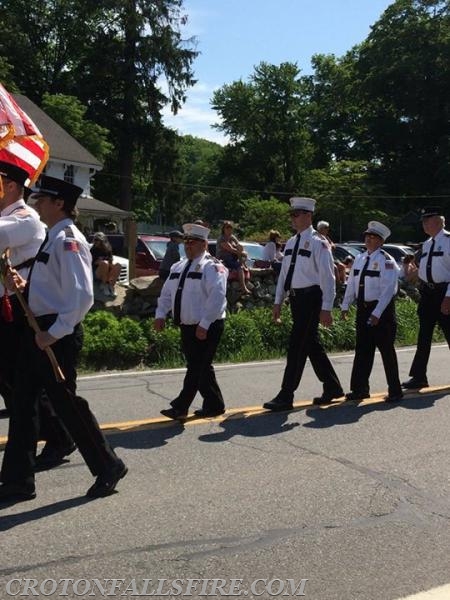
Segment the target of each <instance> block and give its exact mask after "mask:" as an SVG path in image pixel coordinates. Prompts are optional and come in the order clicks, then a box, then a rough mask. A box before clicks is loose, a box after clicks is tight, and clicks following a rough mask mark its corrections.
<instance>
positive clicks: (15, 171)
mask: <svg viewBox="0 0 450 600" xmlns="http://www.w3.org/2000/svg"><path fill="white" fill-rule="evenodd" d="M0 175H1V176H2V177H7V178H8V179H11V181H15V182H16V183H18V184H19V185H25V181H26V180H27V179H28V178H29V175H28V173H27V172H26V171H25V169H22V168H21V167H18V166H17V165H13V164H11V163H8V162H5V161H4V160H0Z"/></svg>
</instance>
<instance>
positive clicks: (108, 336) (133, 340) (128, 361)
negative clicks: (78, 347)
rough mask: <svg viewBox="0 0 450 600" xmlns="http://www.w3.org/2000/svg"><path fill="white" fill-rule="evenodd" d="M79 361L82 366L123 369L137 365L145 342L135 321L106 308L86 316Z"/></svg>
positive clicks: (143, 350)
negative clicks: (118, 315)
mask: <svg viewBox="0 0 450 600" xmlns="http://www.w3.org/2000/svg"><path fill="white" fill-rule="evenodd" d="M83 325H84V344H83V350H82V352H81V357H80V362H81V365H82V366H83V367H85V368H96V369H101V368H127V367H131V366H135V365H137V364H139V363H140V362H141V361H142V359H143V358H144V355H145V352H146V350H147V341H146V339H145V337H144V335H143V333H142V330H141V327H140V326H139V323H137V322H136V321H133V320H132V319H130V318H129V317H125V318H123V319H120V320H119V319H117V318H116V317H115V316H114V315H112V314H111V313H108V312H106V311H96V312H93V313H89V314H88V315H86V318H85V320H84V323H83Z"/></svg>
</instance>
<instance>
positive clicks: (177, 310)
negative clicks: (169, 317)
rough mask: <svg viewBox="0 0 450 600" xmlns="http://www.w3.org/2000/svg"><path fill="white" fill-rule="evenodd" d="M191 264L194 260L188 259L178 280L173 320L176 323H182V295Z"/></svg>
mask: <svg viewBox="0 0 450 600" xmlns="http://www.w3.org/2000/svg"><path fill="white" fill-rule="evenodd" d="M191 264H192V260H188V261H187V265H186V266H185V267H184V271H183V272H182V273H181V277H180V279H179V280H178V288H177V293H176V294H175V303H174V307H173V322H174V323H175V325H179V324H180V323H181V295H182V294H183V286H184V280H185V279H186V276H187V274H188V271H189V268H190V266H191Z"/></svg>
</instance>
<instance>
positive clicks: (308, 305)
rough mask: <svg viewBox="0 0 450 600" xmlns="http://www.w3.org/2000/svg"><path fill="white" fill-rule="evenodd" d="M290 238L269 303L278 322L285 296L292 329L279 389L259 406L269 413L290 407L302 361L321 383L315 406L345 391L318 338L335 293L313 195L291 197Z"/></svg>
mask: <svg viewBox="0 0 450 600" xmlns="http://www.w3.org/2000/svg"><path fill="white" fill-rule="evenodd" d="M290 204H291V211H290V214H291V220H292V227H293V229H295V230H296V232H297V234H296V235H295V236H293V237H291V238H290V239H289V240H288V241H287V244H286V248H285V251H284V258H283V263H282V265H281V272H280V276H279V278H278V283H277V289H276V293H275V304H274V307H273V320H274V321H275V322H277V321H279V319H280V315H281V306H282V303H283V301H284V298H285V297H286V295H287V294H289V303H290V306H291V314H292V320H293V325H292V330H291V334H290V337H289V347H288V353H287V363H286V368H285V371H284V376H283V381H282V384H281V390H280V391H279V393H278V394H277V395H276V397H275V398H273V400H270V401H269V402H266V403H265V404H264V405H263V408H267V409H268V410H272V411H279V410H289V409H291V408H292V405H293V400H294V392H295V390H296V389H297V387H298V386H299V384H300V380H301V377H302V375H303V370H304V368H305V364H306V359H307V358H309V360H310V361H311V365H312V367H313V369H314V372H315V374H316V375H317V377H318V378H319V380H320V381H321V382H322V384H323V393H322V395H321V396H318V397H317V398H314V400H313V402H314V404H329V403H330V402H331V401H332V400H333V398H339V397H340V396H343V395H344V392H343V390H342V387H341V384H340V382H339V378H338V376H337V374H336V372H335V370H334V368H333V366H332V364H331V362H330V359H329V358H328V356H327V355H326V353H325V349H324V347H323V345H322V343H321V341H320V338H319V322H320V323H321V324H322V325H323V326H325V327H329V326H330V325H331V324H332V322H333V318H332V315H331V309H332V308H333V302H334V297H335V291H336V280H335V276H334V263H333V257H332V254H331V249H330V245H329V244H328V242H327V241H325V240H322V239H321V237H320V236H319V235H318V233H317V231H315V230H314V229H313V226H312V216H313V212H314V209H315V205H316V201H315V200H314V199H312V198H297V197H294V198H291V199H290Z"/></svg>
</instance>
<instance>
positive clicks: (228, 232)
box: [217, 221, 250, 294]
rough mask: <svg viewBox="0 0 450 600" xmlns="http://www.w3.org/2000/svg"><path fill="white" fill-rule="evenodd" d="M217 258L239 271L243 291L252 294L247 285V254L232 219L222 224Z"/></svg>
mask: <svg viewBox="0 0 450 600" xmlns="http://www.w3.org/2000/svg"><path fill="white" fill-rule="evenodd" d="M217 258H219V259H220V260H221V261H222V262H223V264H224V265H225V266H226V267H227V269H229V270H234V271H237V273H238V279H239V283H240V286H241V291H242V293H243V294H250V290H249V289H248V288H247V286H246V285H245V272H244V269H246V267H245V259H246V258H247V255H246V253H245V251H244V248H243V247H242V246H241V244H240V243H239V241H238V239H237V237H236V236H235V235H233V225H232V223H231V222H230V221H225V222H224V224H223V225H222V235H221V236H220V237H219V239H218V240H217Z"/></svg>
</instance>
